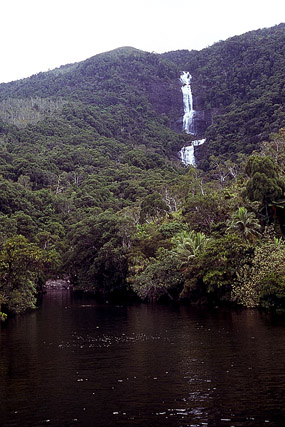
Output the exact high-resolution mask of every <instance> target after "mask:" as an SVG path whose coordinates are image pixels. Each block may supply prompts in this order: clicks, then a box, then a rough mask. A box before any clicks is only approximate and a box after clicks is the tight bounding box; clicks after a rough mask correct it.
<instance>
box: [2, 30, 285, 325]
mask: <svg viewBox="0 0 285 427" xmlns="http://www.w3.org/2000/svg"><path fill="white" fill-rule="evenodd" d="M284 41H285V25H284V24H280V25H279V26H276V27H273V28H271V29H264V30H259V31H254V32H250V33H247V34H245V35H242V36H237V37H233V38H231V39H229V40H226V41H224V42H219V43H217V44H214V45H213V46H211V47H209V48H207V49H204V50H202V51H200V52H198V51H177V52H169V53H167V54H162V55H158V54H155V53H147V52H142V51H139V50H137V49H134V48H131V47H125V48H119V49H116V50H114V51H111V52H107V53H104V54H100V55H96V56H94V57H92V58H90V59H88V60H86V61H83V62H80V63H77V64H71V65H66V66H62V67H60V68H58V69H55V70H52V71H49V72H47V73H39V74H37V75H35V76H32V77H30V78H28V79H23V80H19V81H16V82H11V83H8V84H1V85H0V174H1V176H0V187H1V193H0V244H1V252H0V304H1V305H2V311H3V312H4V311H5V310H6V311H7V310H8V311H11V312H21V311H24V310H25V309H27V308H32V307H34V305H35V302H36V299H35V297H36V293H37V291H38V290H40V289H41V286H42V284H43V283H44V281H45V280H46V278H48V277H69V278H70V280H71V282H72V283H73V285H74V286H75V288H78V289H85V290H90V291H93V292H95V293H97V294H98V295H100V296H102V297H104V298H110V297H113V298H118V297H120V298H127V297H128V298H129V297H132V298H134V297H140V298H141V299H158V298H160V297H162V298H167V299H169V298H170V299H186V300H187V301H190V302H202V301H204V302H206V301H208V302H211V303H215V304H218V303H221V302H222V301H226V302H231V303H238V304H242V305H245V306H250V307H255V306H259V305H263V306H266V307H269V306H277V307H282V306H283V305H284V297H285V289H284V286H285V270H284V268H283V267H282V266H283V265H284V262H283V261H285V245H284V244H283V235H282V233H283V232H284V230H285V216H284V214H283V206H284V205H285V199H284V188H285V181H284V173H285V163H284V162H285V159H284V155H285V146H284V144H285V138H284V130H282V128H284V126H285V125H284V115H285V112H284V90H285V89H284V81H285V78H284V69H285V66H284V65H285V64H284V53H285V52H284V45H285V44H284ZM183 70H187V71H189V72H190V73H191V74H192V76H193V78H192V88H193V95H194V107H195V109H196V110H198V111H200V113H201V117H202V120H201V128H200V131H199V133H200V134H202V133H203V134H204V133H205V136H206V138H207V140H206V143H205V144H204V145H203V146H201V147H199V151H198V153H197V158H198V160H199V161H198V168H194V167H192V166H190V167H185V166H183V165H182V164H181V162H180V160H179V157H178V151H179V150H180V149H181V148H182V147H183V146H185V145H189V144H191V141H192V140H194V139H195V136H194V135H189V134H184V133H182V131H181V129H182V116H183V104H182V95H181V83H180V81H179V76H180V74H181V72H182V71H183ZM199 136H201V135H199ZM248 156H249V157H248ZM2 316H3V317H4V314H2Z"/></svg>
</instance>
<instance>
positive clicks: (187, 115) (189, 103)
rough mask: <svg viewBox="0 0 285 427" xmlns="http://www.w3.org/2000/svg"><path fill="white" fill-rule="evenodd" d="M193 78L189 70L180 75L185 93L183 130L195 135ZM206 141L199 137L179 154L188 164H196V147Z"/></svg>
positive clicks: (182, 89) (183, 93) (183, 161)
mask: <svg viewBox="0 0 285 427" xmlns="http://www.w3.org/2000/svg"><path fill="white" fill-rule="evenodd" d="M191 80H192V76H191V74H190V73H189V72H188V71H183V73H182V74H181V76H180V82H181V83H182V87H181V91H182V95H183V107H184V115H183V131H184V132H185V133H187V134H190V135H195V127H194V116H195V110H194V108H193V95H192V90H191ZM205 141H206V140H205V139H198V140H195V141H192V144H191V145H189V146H186V147H183V148H182V149H181V151H179V155H180V158H181V161H182V163H184V164H185V165H186V166H188V165H193V166H195V154H194V147H197V146H198V145H202V144H204V142H205Z"/></svg>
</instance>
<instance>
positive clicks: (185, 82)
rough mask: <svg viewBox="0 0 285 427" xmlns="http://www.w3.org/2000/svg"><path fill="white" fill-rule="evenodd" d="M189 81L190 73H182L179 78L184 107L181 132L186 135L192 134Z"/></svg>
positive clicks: (192, 111) (191, 103)
mask: <svg viewBox="0 0 285 427" xmlns="http://www.w3.org/2000/svg"><path fill="white" fill-rule="evenodd" d="M191 79H192V76H191V74H190V73H187V72H186V71H183V74H181V76H180V81H181V83H182V88H181V90H182V94H183V105H184V116H183V131H184V132H186V133H190V134H191V133H192V134H194V129H193V116H194V110H193V96H192V91H191Z"/></svg>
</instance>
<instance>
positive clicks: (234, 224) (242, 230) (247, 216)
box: [227, 207, 261, 241]
mask: <svg viewBox="0 0 285 427" xmlns="http://www.w3.org/2000/svg"><path fill="white" fill-rule="evenodd" d="M227 224H228V228H227V231H229V232H231V233H237V234H238V235H239V236H240V237H242V238H243V239H245V240H248V241H254V240H255V239H256V237H257V236H260V229H261V226H260V224H259V222H258V220H257V218H256V216H255V214H254V213H253V212H248V210H247V209H246V208H244V207H240V208H238V210H237V211H235V212H233V214H232V217H231V220H229V221H228V222H227Z"/></svg>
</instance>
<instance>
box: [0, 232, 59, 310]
mask: <svg viewBox="0 0 285 427" xmlns="http://www.w3.org/2000/svg"><path fill="white" fill-rule="evenodd" d="M56 261H57V254H56V253H55V252H54V251H50V252H46V251H42V250H41V249H40V248H39V247H38V246H37V245H35V244H34V243H30V242H29V241H28V240H27V239H26V238H25V237H24V236H21V235H16V236H14V237H10V238H9V239H7V240H6V241H5V242H3V243H2V245H1V248H0V302H1V304H4V305H5V306H6V307H7V309H8V310H9V311H11V312H13V313H21V312H23V311H25V310H27V309H28V308H35V303H36V295H37V282H38V279H39V277H40V274H42V273H44V271H45V268H46V267H48V266H50V265H51V264H52V263H55V262H56Z"/></svg>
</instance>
